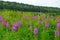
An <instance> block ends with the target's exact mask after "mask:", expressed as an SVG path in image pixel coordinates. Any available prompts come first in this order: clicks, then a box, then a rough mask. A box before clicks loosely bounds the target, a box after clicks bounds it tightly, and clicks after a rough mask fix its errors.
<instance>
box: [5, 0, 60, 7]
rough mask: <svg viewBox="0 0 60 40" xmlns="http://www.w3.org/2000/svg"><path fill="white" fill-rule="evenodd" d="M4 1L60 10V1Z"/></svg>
mask: <svg viewBox="0 0 60 40" xmlns="http://www.w3.org/2000/svg"><path fill="white" fill-rule="evenodd" d="M4 1H10V2H19V3H24V4H30V5H36V6H48V7H59V8H60V0H4Z"/></svg>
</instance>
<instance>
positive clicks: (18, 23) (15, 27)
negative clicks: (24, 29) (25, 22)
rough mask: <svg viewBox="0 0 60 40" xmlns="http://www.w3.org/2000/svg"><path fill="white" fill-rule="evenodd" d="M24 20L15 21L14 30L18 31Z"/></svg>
mask: <svg viewBox="0 0 60 40" xmlns="http://www.w3.org/2000/svg"><path fill="white" fill-rule="evenodd" d="M21 24H22V22H21V21H19V22H14V24H13V26H12V30H14V31H16V30H17V28H18V26H21Z"/></svg>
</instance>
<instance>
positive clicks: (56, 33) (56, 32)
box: [55, 29, 59, 37]
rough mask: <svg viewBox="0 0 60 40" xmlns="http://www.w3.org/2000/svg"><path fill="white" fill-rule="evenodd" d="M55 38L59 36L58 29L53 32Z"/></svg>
mask: <svg viewBox="0 0 60 40" xmlns="http://www.w3.org/2000/svg"><path fill="white" fill-rule="evenodd" d="M56 36H59V30H58V29H57V30H56V31H55V37H56Z"/></svg>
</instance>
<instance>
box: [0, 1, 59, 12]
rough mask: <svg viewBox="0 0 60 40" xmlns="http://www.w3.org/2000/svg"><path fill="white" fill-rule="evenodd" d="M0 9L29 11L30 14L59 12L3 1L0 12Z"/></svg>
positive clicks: (57, 10)
mask: <svg viewBox="0 0 60 40" xmlns="http://www.w3.org/2000/svg"><path fill="white" fill-rule="evenodd" d="M1 9H10V10H18V11H31V12H40V11H42V12H48V13H59V12H60V8H53V7H42V6H33V5H28V4H23V3H16V2H4V1H0V10H1Z"/></svg>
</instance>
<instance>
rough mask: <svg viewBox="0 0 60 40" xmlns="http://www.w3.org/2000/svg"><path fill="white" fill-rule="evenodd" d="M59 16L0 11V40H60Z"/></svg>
mask: <svg viewBox="0 0 60 40" xmlns="http://www.w3.org/2000/svg"><path fill="white" fill-rule="evenodd" d="M59 31H60V15H56V14H55V15H49V14H46V13H42V12H22V11H13V10H6V9H5V10H0V40H60V34H59Z"/></svg>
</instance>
